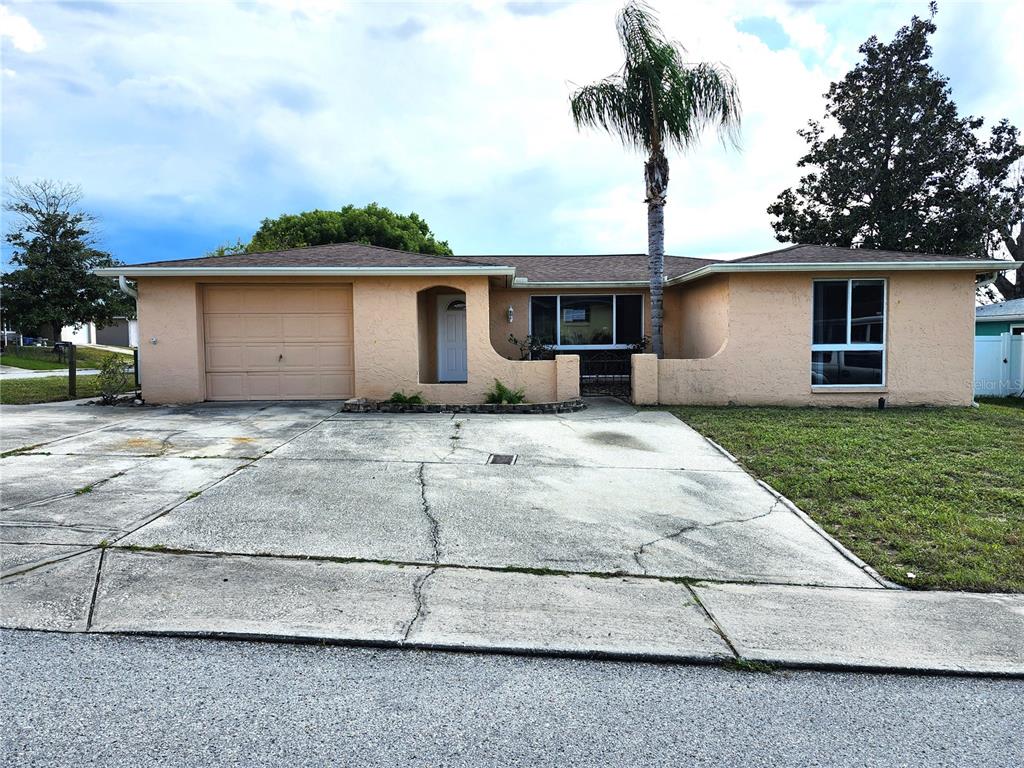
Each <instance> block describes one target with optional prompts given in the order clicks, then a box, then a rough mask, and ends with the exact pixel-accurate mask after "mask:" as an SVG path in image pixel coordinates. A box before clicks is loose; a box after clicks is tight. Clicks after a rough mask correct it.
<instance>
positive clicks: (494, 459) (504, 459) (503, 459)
mask: <svg viewBox="0 0 1024 768" xmlns="http://www.w3.org/2000/svg"><path fill="white" fill-rule="evenodd" d="M516 458H517V457H516V455H515V454H514V453H492V454H491V455H490V456H488V457H487V463H488V464H515V463H516Z"/></svg>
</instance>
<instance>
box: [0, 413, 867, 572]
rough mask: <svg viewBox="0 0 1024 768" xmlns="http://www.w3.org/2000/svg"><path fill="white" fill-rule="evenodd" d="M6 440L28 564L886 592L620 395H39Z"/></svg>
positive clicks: (13, 509) (8, 522)
mask: <svg viewBox="0 0 1024 768" xmlns="http://www.w3.org/2000/svg"><path fill="white" fill-rule="evenodd" d="M62 429H63V433H62V432H61V430H62ZM4 435H5V447H6V448H7V450H8V452H10V451H18V450H19V449H24V450H22V451H21V452H15V453H14V454H13V455H6V456H5V457H4V459H3V476H4V482H3V500H2V506H3V510H2V513H0V537H2V539H0V540H2V542H3V543H4V545H5V546H4V571H5V573H8V574H10V573H12V572H17V571H20V570H24V569H25V568H27V567H30V566H32V565H35V564H39V563H42V562H45V561H46V560H48V559H60V558H62V557H64V556H66V555H67V554H68V553H69V552H73V551H77V549H76V548H80V547H90V546H97V545H100V544H103V545H107V544H116V545H117V546H121V547H134V548H146V549H156V550H174V551H186V550H187V551H192V552H202V553H224V554H237V555H277V556H286V557H291V556H295V557H314V558H335V559H346V560H365V561H376V562H384V563H395V562H398V563H406V564H409V565H414V564H420V565H438V564H440V565H451V566H465V567H478V568H500V569H519V570H539V569H543V570H553V571H565V572H574V573H590V574H625V575H635V576H658V577H669V578H680V579H683V578H685V579H712V580H720V581H744V582H750V581H753V582H767V583H780V584H809V585H826V586H848V587H878V586H880V585H879V584H878V583H877V582H876V581H874V580H873V579H872V578H871V577H870V576H869V575H868V574H866V573H865V572H864V571H863V570H862V569H861V568H860V567H858V566H857V565H856V564H855V563H853V562H851V561H850V560H848V559H846V558H845V557H843V555H841V554H840V553H839V552H838V551H837V550H836V549H835V548H834V547H832V546H831V545H830V544H829V542H828V541H826V540H825V539H824V538H822V537H821V536H820V535H819V534H818V533H817V532H816V531H815V530H814V529H813V528H812V527H810V526H808V525H807V524H806V523H805V522H804V521H803V520H802V519H801V518H800V517H798V516H797V515H795V514H793V513H792V512H791V511H790V510H789V509H787V508H786V507H785V506H783V505H781V504H780V503H779V502H778V500H777V499H776V497H774V496H773V495H772V494H771V493H769V492H768V491H767V490H765V489H764V488H763V487H762V486H760V485H759V484H758V483H756V482H755V481H754V480H753V479H752V478H751V477H750V476H749V475H747V474H746V473H745V472H743V471H742V470H741V469H740V468H739V467H738V466H737V465H736V464H735V463H733V462H732V461H731V460H729V459H728V458H727V457H725V456H724V455H722V454H721V453H720V452H719V451H718V450H716V449H715V447H714V446H712V445H711V444H709V443H708V442H707V441H706V440H704V439H703V438H702V437H701V436H700V435H699V434H697V433H696V432H694V431H693V430H692V429H690V428H689V427H687V426H686V425H685V424H683V423H682V422H680V421H679V420H678V419H676V418H674V417H673V416H671V415H669V414H667V413H663V412H658V411H637V410H635V409H633V408H631V407H628V406H625V405H622V404H620V403H617V402H616V401H603V402H595V403H594V404H592V407H591V408H589V409H587V410H586V411H583V412H581V413H577V414H570V415H563V416H554V417H553V416H497V415H458V416H452V415H451V414H425V415H388V414H344V413H338V412H337V408H336V406H335V404H331V403H307V404H286V403H278V404H271V405H268V404H265V403H264V404H258V403H257V404H251V403H245V404H227V405H222V404H205V405H197V406H191V407H185V408H156V409H138V410H129V409H102V408H95V407H75V406H65V407H63V408H57V407H54V406H37V407H28V408H24V409H12V408H7V409H5V411H4ZM12 436H13V440H12V439H11V438H12ZM38 437H42V438H43V440H42V441H40V440H38V439H37V438H38ZM40 443H42V444H40ZM494 454H504V455H511V456H514V457H515V459H514V463H513V464H511V465H508V464H494V463H489V459H490V457H491V456H492V455H494Z"/></svg>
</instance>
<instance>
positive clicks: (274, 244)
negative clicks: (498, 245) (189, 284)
mask: <svg viewBox="0 0 1024 768" xmlns="http://www.w3.org/2000/svg"><path fill="white" fill-rule="evenodd" d="M328 243H365V244H367V245H378V246H382V247H384V248H395V249H398V250H402V251H411V252H413V253H428V254H434V255H438V256H450V255H451V254H452V250H451V248H450V247H449V246H448V242H447V241H446V240H438V239H437V238H436V237H435V236H434V233H433V232H431V231H430V227H429V225H428V224H427V222H426V221H424V220H423V219H422V218H421V217H420V216H419V215H417V214H415V213H409V214H407V215H406V214H400V213H395V212H394V211H392V210H390V209H389V208H385V207H384V206H382V205H378V204H377V203H370V204H369V205H367V206H365V207H363V208H359V207H356V206H354V205H346V206H344V207H343V208H342V209H341V210H338V211H322V210H314V211H303V212H302V213H294V214H293V213H286V214H283V215H281V216H278V217H277V218H276V219H264V220H263V222H262V223H261V224H260V227H259V229H257V230H256V233H255V234H254V235H253V236H252V240H250V241H249V242H248V243H241V242H239V243H238V244H236V245H235V246H227V247H224V248H220V249H218V251H217V252H220V253H224V252H238V251H242V252H246V253H260V252H263V251H277V250H283V249H286V248H301V247H303V246H308V245H326V244H328Z"/></svg>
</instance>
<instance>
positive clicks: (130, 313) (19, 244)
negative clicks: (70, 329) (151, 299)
mask: <svg viewBox="0 0 1024 768" xmlns="http://www.w3.org/2000/svg"><path fill="white" fill-rule="evenodd" d="M6 187H7V190H6V191H7V199H5V201H4V208H5V209H6V210H7V211H8V212H9V213H10V214H11V218H12V220H13V226H12V228H11V230H10V231H9V232H7V233H6V235H5V239H6V240H7V243H8V244H9V245H10V246H11V249H12V254H11V263H12V264H14V265H16V266H17V267H18V269H14V270H11V271H10V272H6V273H5V274H4V275H3V276H2V286H3V308H2V309H3V319H4V322H5V323H8V324H9V325H10V326H11V327H13V328H15V329H17V330H19V331H22V332H27V333H34V332H35V331H36V329H37V328H39V327H40V326H49V328H50V330H51V333H52V334H53V339H54V341H57V340H59V339H60V331H61V328H63V327H64V326H66V325H80V324H82V323H87V322H94V323H96V324H97V325H98V326H101V327H102V326H104V325H109V324H110V323H112V322H113V320H114V318H115V317H134V316H135V305H134V302H133V301H131V300H130V299H129V298H128V297H127V296H125V295H124V294H123V293H122V292H121V291H120V289H119V288H118V287H117V283H116V282H114V281H112V280H111V279H110V278H107V277H98V276H96V275H94V274H92V270H93V269H96V268H98V267H111V266H116V265H117V264H119V263H120V262H118V261H116V260H115V259H113V258H112V257H111V255H110V254H109V253H106V252H104V251H100V250H98V249H96V248H94V247H93V246H94V244H95V243H94V239H93V236H92V231H93V230H94V229H95V226H96V219H95V218H94V217H93V216H92V215H90V214H88V213H86V212H85V211H82V210H81V209H80V208H79V207H78V205H79V203H80V202H81V199H82V190H81V188H80V187H77V186H75V185H72V184H66V183H63V182H59V181H50V180H42V181H33V182H21V181H19V180H18V179H8V180H7V182H6Z"/></svg>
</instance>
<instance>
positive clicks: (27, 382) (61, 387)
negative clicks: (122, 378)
mask: <svg viewBox="0 0 1024 768" xmlns="http://www.w3.org/2000/svg"><path fill="white" fill-rule="evenodd" d="M75 378H76V381H77V387H78V393H77V397H99V394H100V389H99V376H96V375H92V376H76V377H75ZM133 389H134V385H132V386H129V387H128V388H127V389H126V390H125V392H130V391H132V390H133ZM67 399H68V377H67V376H40V377H39V378H35V379H5V380H4V381H3V382H0V403H2V404H3V405H27V404H29V403H52V402H56V401H58V400H67Z"/></svg>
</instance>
